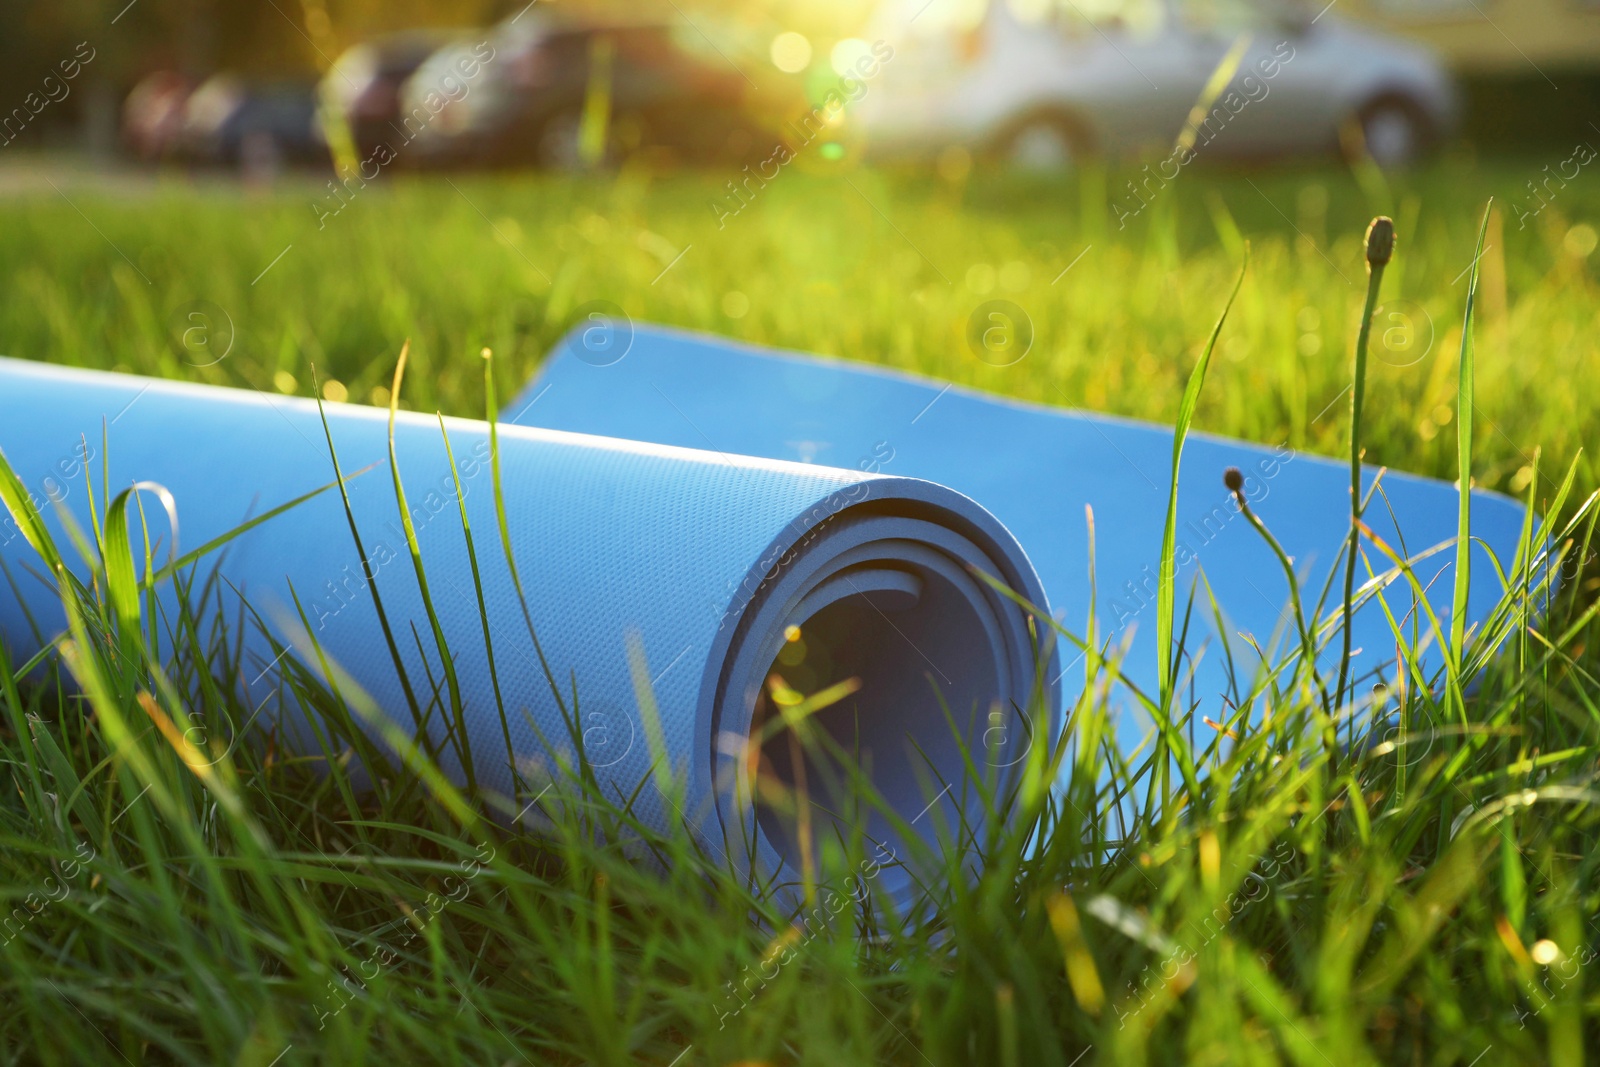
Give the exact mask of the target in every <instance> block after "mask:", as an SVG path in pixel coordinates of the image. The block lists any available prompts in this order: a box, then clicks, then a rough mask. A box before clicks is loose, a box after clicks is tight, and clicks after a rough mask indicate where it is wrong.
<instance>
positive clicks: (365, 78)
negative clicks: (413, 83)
mask: <svg viewBox="0 0 1600 1067" xmlns="http://www.w3.org/2000/svg"><path fill="white" fill-rule="evenodd" d="M461 36H462V33H461V31H459V30H436V29H429V30H407V31H405V32H403V33H392V34H388V35H386V36H383V37H379V38H376V39H374V40H371V41H366V42H363V43H362V44H358V45H356V46H355V47H353V48H349V49H346V50H345V52H344V53H343V54H342V55H341V56H340V57H339V58H338V60H337V61H336V62H335V63H334V64H333V66H332V68H331V69H330V70H329V71H328V73H327V75H326V76H325V77H324V78H323V79H322V85H321V88H320V92H321V97H322V103H323V106H324V107H325V108H327V109H328V110H330V111H333V112H334V113H336V114H338V115H340V116H342V117H343V118H344V121H345V124H346V125H347V126H348V127H349V129H350V135H351V140H352V141H353V142H354V146H355V149H356V151H357V152H358V153H360V154H361V155H362V156H363V157H366V156H368V155H370V154H371V153H372V152H373V150H374V149H376V148H377V146H378V145H380V144H391V145H392V143H393V141H394V139H395V134H396V129H397V125H396V122H397V120H398V119H399V117H400V90H401V87H402V86H404V85H405V83H406V80H407V79H409V78H410V77H411V75H413V74H415V73H416V71H417V68H418V67H420V66H422V64H423V63H424V62H426V61H427V59H428V57H429V56H431V55H434V54H435V53H437V52H438V51H439V50H440V49H441V48H444V47H445V46H446V45H449V44H451V43H452V42H454V41H456V40H458V39H460V38H461Z"/></svg>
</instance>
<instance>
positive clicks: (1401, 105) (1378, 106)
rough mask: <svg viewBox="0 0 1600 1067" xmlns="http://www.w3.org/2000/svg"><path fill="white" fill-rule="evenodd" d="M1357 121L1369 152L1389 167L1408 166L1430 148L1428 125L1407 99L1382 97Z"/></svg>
mask: <svg viewBox="0 0 1600 1067" xmlns="http://www.w3.org/2000/svg"><path fill="white" fill-rule="evenodd" d="M1357 121H1358V122H1359V124H1360V126H1361V136H1362V139H1363V140H1364V141H1365V142H1366V145H1367V155H1369V156H1371V157H1372V160H1373V162H1375V163H1377V164H1378V166H1380V167H1382V168H1384V169H1385V170H1390V169H1397V168H1402V167H1408V166H1410V165H1411V164H1413V163H1415V162H1417V160H1418V159H1420V158H1421V157H1422V155H1423V153H1424V152H1425V151H1426V150H1427V147H1428V130H1427V126H1426V124H1425V123H1424V122H1423V120H1422V117H1421V116H1420V115H1418V114H1417V110H1416V108H1414V107H1413V106H1411V105H1410V104H1408V103H1406V102H1405V101H1403V100H1380V101H1378V102H1377V103H1375V104H1372V105H1370V106H1368V107H1366V108H1364V109H1363V110H1362V112H1361V114H1360V115H1359V116H1358V117H1357Z"/></svg>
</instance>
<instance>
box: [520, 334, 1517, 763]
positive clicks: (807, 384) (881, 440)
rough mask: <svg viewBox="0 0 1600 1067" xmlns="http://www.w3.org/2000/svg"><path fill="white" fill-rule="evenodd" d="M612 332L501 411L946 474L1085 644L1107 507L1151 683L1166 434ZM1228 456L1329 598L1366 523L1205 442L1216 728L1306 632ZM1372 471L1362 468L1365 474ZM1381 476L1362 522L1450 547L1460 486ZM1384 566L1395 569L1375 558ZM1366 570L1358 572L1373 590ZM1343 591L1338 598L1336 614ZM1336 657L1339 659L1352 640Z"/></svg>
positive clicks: (1497, 545)
mask: <svg viewBox="0 0 1600 1067" xmlns="http://www.w3.org/2000/svg"><path fill="white" fill-rule="evenodd" d="M604 325H605V324H601V326H599V327H591V328H590V329H589V330H577V331H574V332H573V333H572V334H571V335H570V336H569V337H568V338H567V339H566V340H565V341H563V343H562V344H560V345H558V346H557V347H556V349H555V351H554V353H553V354H552V357H551V358H550V360H549V361H548V362H547V363H546V364H545V366H544V367H543V369H542V370H541V373H540V374H539V376H538V377H537V378H536V379H535V380H534V381H533V382H531V383H530V384H529V385H528V387H527V389H526V390H525V391H524V393H523V394H522V395H521V396H520V397H518V398H517V399H516V400H515V401H514V402H513V403H512V404H510V405H507V407H506V409H505V412H506V417H508V418H514V419H515V420H516V421H518V422H520V423H523V424H527V425H537V426H546V427H552V428H556V429H563V430H575V431H582V432H587V433H597V434H608V435H615V436H623V437H631V438H636V439H638V440H641V441H651V442H656V443H660V444H672V445H682V446H686V447H691V448H702V449H714V450H716V451H717V452H719V453H722V454H726V455H736V456H761V457H765V458H769V459H788V460H795V461H799V462H803V463H810V464H814V465H819V466H820V465H829V466H834V467H841V468H845V469H848V470H859V471H874V472H886V473H893V474H898V475H906V476H910V477H914V478H923V479H927V480H929V481H933V482H937V483H939V484H940V485H944V486H948V487H949V488H951V489H954V490H956V491H958V492H960V493H962V494H964V495H966V496H969V497H971V498H972V499H974V500H976V501H977V502H978V503H980V504H982V505H983V507H984V508H985V509H987V510H988V511H990V512H992V513H993V514H994V515H995V516H996V517H997V518H998V519H999V520H1000V521H1001V522H1002V523H1004V524H1005V526H1006V528H1007V529H1009V530H1010V531H1011V532H1012V533H1013V534H1014V535H1016V538H1017V540H1018V541H1019V542H1021V544H1022V546H1023V548H1024V549H1025V550H1026V552H1027V554H1028V557H1029V558H1030V559H1031V560H1032V562H1033V565H1034V567H1035V568H1036V570H1037V571H1038V574H1039V576H1040V578H1041V580H1042V581H1043V584H1044V588H1045V592H1046V595H1047V596H1048V597H1049V606H1050V609H1051V611H1052V613H1053V614H1055V615H1056V616H1057V617H1058V618H1060V619H1062V620H1063V621H1064V623H1065V624H1066V626H1067V627H1068V628H1069V629H1071V630H1072V631H1073V632H1075V633H1077V634H1079V635H1082V634H1083V633H1085V632H1086V625H1085V624H1086V621H1087V619H1088V616H1089V612H1090V569H1089V556H1088V550H1089V543H1088V523H1087V522H1086V518H1085V507H1086V506H1089V507H1092V509H1093V512H1094V524H1095V538H1096V545H1095V548H1096V559H1095V568H1094V569H1095V576H1096V579H1097V583H1098V590H1097V595H1096V610H1097V615H1098V619H1099V622H1098V627H1099V631H1100V634H1101V635H1102V637H1103V638H1104V637H1105V636H1106V635H1110V637H1111V639H1112V642H1113V644H1120V643H1121V642H1123V641H1124V640H1127V641H1129V642H1130V645H1129V649H1128V653H1127V656H1126V659H1125V660H1124V664H1123V669H1124V673H1125V674H1126V675H1127V676H1129V678H1130V680H1131V681H1133V682H1134V684H1136V685H1138V686H1139V687H1140V688H1141V689H1142V690H1143V691H1145V692H1147V693H1150V694H1154V693H1155V692H1156V691H1157V685H1156V652H1155V648H1154V644H1155V642H1154V635H1155V613H1156V607H1155V603H1156V570H1157V567H1158V565H1159V561H1160V554H1161V533H1162V524H1163V522H1164V520H1165V516H1166V507H1167V486H1168V484H1169V477H1170V471H1171V464H1172V433H1171V431H1170V430H1169V429H1165V428H1162V427H1159V426H1153V425H1148V424H1143V423H1138V422H1133V421H1130V420H1125V419H1117V418H1111V417H1108V416H1103V415H1093V414H1087V413H1083V412H1076V411H1070V410H1065V409H1060V408H1047V407H1042V406H1039V405H1033V404H1026V403H1019V402H1011V401H1007V400H1003V399H1000V398H996V397H992V396H987V395H983V394H980V393H976V392H973V391H969V390H966V389H962V388H955V387H951V386H949V385H946V384H944V383H940V382H936V381H929V380H926V379H919V378H915V377H911V376H908V375H903V374H899V373H895V372H891V371H884V370H881V369H878V368H875V367H871V366H867V365H864V364H860V363H851V362H844V361H838V360H826V359H819V358H817V357H813V356H804V355H797V354H788V353H780V352H773V351H769V350H761V349H756V348H751V347H747V346H742V345H738V344H733V343H729V342H725V341H721V340H718V339H715V338H708V337H703V336H697V335H692V334H686V333H680V332H676V331H671V330H666V329H661V328H655V327H638V328H634V327H631V326H630V327H625V328H624V329H622V330H618V331H616V332H615V335H613V333H611V332H608V331H607V330H606V329H605V328H604ZM622 342H627V343H626V344H624V343H622ZM619 353H621V354H619ZM1230 466H1232V467H1238V468H1240V470H1241V471H1242V472H1243V473H1244V474H1245V476H1246V481H1245V492H1246V496H1247V498H1248V499H1249V500H1250V502H1251V508H1252V509H1253V510H1254V511H1255V512H1256V513H1257V514H1258V515H1260V516H1261V517H1262V518H1263V520H1264V521H1265V522H1266V523H1267V525H1268V527H1269V528H1270V529H1271V530H1272V531H1273V533H1274V534H1275V535H1276V536H1277V538H1278V539H1279V541H1281V542H1282V544H1283V546H1284V548H1285V549H1286V550H1287V551H1288V553H1289V554H1290V555H1291V556H1292V557H1293V559H1294V561H1295V566H1296V570H1297V572H1298V573H1299V574H1300V576H1301V584H1302V588H1304V589H1306V590H1308V591H1309V595H1310V597H1311V598H1312V599H1313V600H1314V599H1315V597H1316V595H1317V594H1318V593H1319V592H1320V590H1321V589H1322V588H1323V583H1324V581H1325V579H1326V578H1327V576H1328V572H1329V570H1330V569H1331V568H1332V567H1333V565H1334V563H1335V562H1336V560H1337V558H1338V556H1339V553H1340V549H1341V547H1342V544H1343V540H1344V538H1345V536H1346V534H1347V532H1348V530H1349V521H1350V520H1349V487H1350V474H1349V467H1348V466H1346V465H1343V464H1340V463H1337V462H1333V461H1331V460H1328V459H1324V458H1320V457H1316V456H1311V455H1306V454H1299V453H1296V452H1295V451H1294V450H1293V449H1290V448H1288V447H1287V446H1283V447H1278V448H1271V447H1262V446H1257V445H1250V444H1244V443H1241V442H1236V441H1229V440H1223V439H1220V438H1216V437H1210V436H1206V435H1204V434H1191V435H1190V437H1189V439H1188V442H1187V444H1186V447H1185V451H1184V456H1183V466H1182V475H1183V477H1182V481H1181V485H1180V491H1179V503H1178V513H1177V516H1178V562H1179V564H1180V569H1179V611H1180V614H1181V612H1182V607H1183V598H1184V596H1185V595H1186V592H1187V590H1188V589H1189V587H1190V583H1191V581H1192V580H1193V579H1194V578H1195V576H1196V574H1197V573H1198V571H1199V570H1201V569H1203V571H1204V574H1205V577H1206V579H1208V580H1209V583H1210V586H1211V589H1212V591H1213V592H1214V593H1215V596H1216V599H1217V601H1218V603H1219V604H1220V606H1221V607H1222V609H1223V611H1224V613H1225V615H1224V623H1223V625H1222V626H1221V627H1218V626H1216V625H1215V622H1214V620H1213V618H1212V616H1211V612H1210V608H1209V604H1208V602H1207V601H1206V599H1205V596H1204V593H1203V592H1202V593H1201V594H1200V597H1199V599H1198V600H1197V603H1196V609H1195V612H1194V615H1193V618H1192V619H1191V623H1190V628H1191V638H1190V640H1189V642H1188V645H1187V647H1188V648H1189V649H1190V650H1191V651H1192V652H1193V653H1194V656H1193V659H1192V660H1191V661H1190V663H1189V664H1187V667H1188V669H1189V671H1190V674H1189V682H1188V685H1187V686H1186V690H1185V696H1186V697H1187V699H1188V700H1189V701H1192V702H1194V703H1196V704H1197V706H1198V713H1199V714H1204V715H1210V716H1211V717H1212V718H1214V719H1221V718H1224V717H1225V714H1226V712H1225V708H1226V705H1225V704H1224V703H1223V701H1222V700H1221V699H1220V698H1219V694H1228V695H1229V696H1230V697H1234V698H1236V697H1237V693H1236V691H1235V682H1234V676H1235V674H1237V676H1238V684H1239V685H1241V686H1243V685H1246V684H1247V683H1248V679H1249V676H1250V673H1251V671H1252V669H1253V667H1254V666H1255V665H1256V664H1257V663H1258V662H1259V659H1258V656H1257V654H1256V652H1255V650H1254V649H1253V648H1252V646H1251V643H1250V640H1249V639H1247V638H1246V637H1245V636H1242V635H1249V637H1250V638H1253V639H1254V640H1255V641H1256V642H1259V644H1260V645H1261V646H1262V647H1266V646H1267V645H1268V643H1269V642H1270V641H1271V640H1272V638H1273V636H1274V634H1278V633H1280V632H1281V630H1282V627H1284V626H1285V625H1286V624H1287V625H1292V623H1290V616H1289V615H1288V583H1287V581H1286V579H1285V578H1284V577H1283V574H1282V571H1281V569H1280V567H1279V564H1278V562H1277V560H1276V558H1275V557H1274V556H1273V555H1272V553H1271V550H1270V549H1269V548H1268V547H1267V546H1266V545H1265V544H1264V543H1263V541H1262V540H1261V539H1260V537H1259V536H1258V535H1257V534H1256V533H1255V531H1253V530H1251V529H1250V528H1249V524H1248V523H1247V521H1246V520H1245V519H1244V518H1243V517H1242V516H1241V515H1240V514H1239V512H1238V510H1237V508H1236V507H1235V505H1234V502H1233V499H1232V494H1231V493H1229V492H1228V490H1227V489H1226V488H1225V487H1224V486H1223V483H1222V474H1223V471H1224V470H1225V469H1226V468H1228V467H1230ZM1376 473H1377V472H1376V471H1375V470H1372V469H1371V468H1369V469H1368V470H1367V472H1366V474H1367V484H1368V485H1369V486H1370V485H1371V483H1372V479H1373V477H1375V476H1376ZM1383 486H1384V490H1385V494H1386V496H1387V500H1388V506H1387V507H1386V506H1385V505H1384V503H1383V502H1382V501H1374V503H1373V505H1372V506H1371V507H1370V508H1369V509H1368V511H1367V515H1366V519H1367V523H1368V525H1369V526H1371V527H1372V528H1373V530H1374V531H1375V532H1376V533H1377V534H1378V535H1379V536H1380V537H1382V538H1384V539H1385V541H1387V543H1388V544H1390V545H1392V546H1396V547H1400V546H1403V550H1404V551H1405V552H1406V553H1407V554H1409V555H1411V556H1417V555H1419V554H1420V553H1423V552H1424V551H1425V550H1427V549H1429V548H1432V547H1434V546H1437V545H1440V544H1442V543H1444V542H1446V541H1453V539H1454V537H1455V524H1456V514H1457V506H1458V495H1457V491H1456V489H1455V487H1454V486H1453V485H1450V484H1447V483H1444V482H1439V481H1434V480H1431V479H1425V478H1418V477H1414V476H1411V475H1406V474H1400V473H1397V472H1394V471H1390V472H1388V473H1387V474H1385V475H1384V477H1383ZM1391 508H1392V514H1391V510H1390V509H1391ZM1523 514H1524V509H1523V507H1522V505H1521V504H1520V503H1518V502H1517V501H1514V500H1511V499H1509V498H1507V497H1504V496H1501V495H1499V494H1495V493H1486V492H1477V493H1475V494H1474V496H1473V509H1472V531H1473V535H1474V536H1475V537H1476V538H1480V539H1481V540H1482V541H1483V542H1485V543H1486V544H1487V545H1489V546H1491V547H1492V548H1493V549H1494V551H1495V553H1496V554H1497V555H1498V556H1499V558H1500V560H1501V562H1502V564H1503V565H1505V566H1506V567H1508V568H1509V566H1510V563H1511V560H1512V559H1513V557H1514V556H1515V550H1516V545H1517V539H1518V535H1519V533H1520V529H1521V524H1522V518H1523ZM1453 557H1454V550H1453V548H1452V549H1449V550H1447V551H1444V552H1439V553H1436V554H1434V555H1432V556H1430V557H1428V558H1426V559H1423V560H1421V561H1420V562H1418V563H1417V565H1416V572H1417V574H1418V577H1419V578H1420V579H1421V581H1422V583H1423V585H1424V586H1427V587H1428V588H1429V590H1430V592H1429V600H1430V602H1431V603H1432V606H1433V609H1434V611H1435V612H1437V613H1438V615H1439V617H1440V618H1441V620H1443V619H1446V618H1448V616H1449V610H1450V599H1451V587H1452V582H1453V577H1452V575H1453V574H1454V566H1453V562H1452V560H1453ZM1379 565H1380V567H1381V566H1385V565H1386V564H1384V563H1383V561H1382V560H1381V557H1380V558H1379ZM1472 567H1473V570H1472V578H1473V594H1472V598H1471V602H1470V604H1469V613H1470V614H1471V615H1472V618H1473V620H1474V621H1477V620H1479V619H1481V617H1482V615H1483V614H1484V613H1485V612H1487V611H1488V610H1489V608H1490V607H1492V606H1493V604H1494V602H1495V600H1496V598H1497V596H1498V594H1499V592H1500V586H1499V582H1498V579H1497V577H1496V574H1495V572H1494V569H1493V567H1492V566H1491V565H1490V561H1489V556H1488V554H1487V552H1486V551H1485V550H1484V549H1483V548H1481V547H1478V548H1476V549H1475V550H1474V553H1473V563H1472ZM1365 577H1366V575H1365V574H1364V572H1361V571H1358V580H1361V579H1364V578H1365ZM1337 597H1338V590H1337V589H1336V590H1335V592H1334V594H1333V595H1332V597H1330V600H1329V604H1330V605H1331V604H1334V603H1337ZM1389 602H1390V606H1391V608H1393V609H1394V610H1395V612H1396V615H1397V617H1398V616H1401V615H1403V614H1404V613H1405V612H1406V611H1408V610H1409V609H1410V608H1411V606H1412V601H1411V598H1410V596H1409V594H1408V593H1406V592H1405V591H1404V590H1403V589H1401V588H1398V587H1394V588H1392V589H1391V592H1390V594H1389ZM1180 622H1181V619H1180ZM1354 645H1355V647H1356V648H1357V649H1358V650H1359V652H1358V654H1357V655H1356V657H1355V659H1354V663H1355V665H1356V668H1357V673H1358V674H1359V675H1360V676H1361V679H1362V684H1363V685H1366V686H1370V685H1371V684H1372V683H1373V682H1375V681H1377V680H1378V679H1380V678H1382V677H1384V676H1385V674H1386V672H1387V670H1388V664H1389V663H1390V661H1392V660H1393V658H1394V641H1393V639H1392V637H1391V631H1390V630H1389V627H1388V624H1387V623H1386V621H1385V619H1384V617H1383V614H1382V609H1381V607H1380V606H1378V605H1377V604H1371V605H1369V606H1368V607H1367V608H1366V609H1365V610H1363V611H1361V612H1360V613H1359V614H1358V616H1357V620H1356V624H1355V637H1354ZM1061 658H1062V664H1061V670H1062V677H1061V679H1060V681H1061V687H1062V689H1063V691H1064V694H1065V697H1066V698H1067V700H1069V701H1070V700H1071V699H1072V697H1073V696H1075V695H1076V693H1077V692H1078V691H1079V689H1080V688H1081V685H1082V680H1083V673H1082V672H1083V668H1084V664H1083V661H1082V659H1081V657H1079V656H1078V654H1077V653H1076V652H1075V651H1072V650H1067V651H1065V652H1064V653H1063V655H1062V657H1061ZM1230 658H1231V660H1232V666H1231V667H1230V662H1229V661H1230ZM1332 661H1333V663H1334V664H1335V665H1336V664H1337V649H1335V650H1334V654H1333V657H1332ZM1124 697H1125V694H1124ZM1118 703H1119V706H1120V707H1121V709H1122V710H1121V711H1120V712H1119V713H1118V725H1117V730H1118V735H1119V739H1120V740H1121V742H1122V743H1123V745H1124V747H1125V750H1128V751H1131V749H1132V746H1134V745H1136V744H1138V743H1139V742H1140V741H1141V739H1143V738H1146V737H1148V736H1149V733H1150V730H1151V729H1152V726H1151V722H1150V719H1149V717H1148V716H1147V715H1145V714H1144V712H1143V710H1142V709H1140V708H1139V707H1138V706H1137V705H1136V704H1135V702H1134V701H1132V700H1130V699H1126V698H1124V699H1122V700H1120V701H1119V702H1118ZM1198 717H1199V715H1198V714H1197V716H1196V718H1198Z"/></svg>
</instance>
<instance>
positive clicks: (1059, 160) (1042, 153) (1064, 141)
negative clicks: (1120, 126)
mask: <svg viewBox="0 0 1600 1067" xmlns="http://www.w3.org/2000/svg"><path fill="white" fill-rule="evenodd" d="M1081 155H1082V152H1081V151H1080V148H1079V143H1078V137H1077V135H1076V134H1075V133H1074V132H1073V131H1072V130H1071V129H1070V128H1069V127H1068V125H1067V124H1066V123H1065V122H1063V121H1061V120H1060V119H1057V118H1054V117H1050V116H1039V117H1037V118H1031V119H1027V120H1025V121H1023V122H1021V123H1019V124H1018V125H1017V126H1016V127H1015V128H1014V129H1013V130H1012V131H1011V132H1010V134H1009V135H1008V136H1007V137H1006V140H1005V144H1004V152H1003V157H1004V159H1005V160H1006V162H1007V163H1009V164H1011V166H1013V167H1015V168H1017V169H1018V170H1026V171H1032V172H1034V173H1045V174H1060V173H1063V172H1065V171H1069V170H1071V169H1072V168H1073V166H1074V165H1075V164H1076V163H1077V161H1078V159H1079V157H1080V156H1081Z"/></svg>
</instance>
